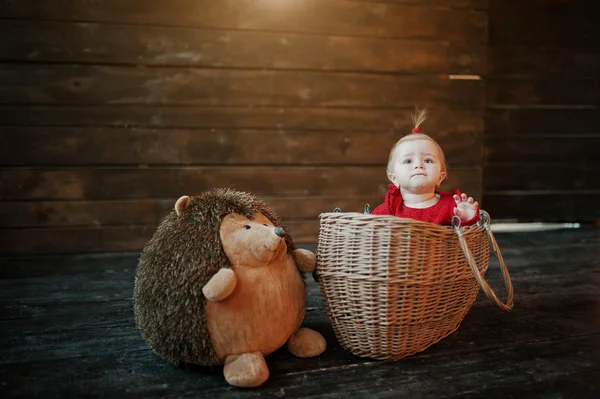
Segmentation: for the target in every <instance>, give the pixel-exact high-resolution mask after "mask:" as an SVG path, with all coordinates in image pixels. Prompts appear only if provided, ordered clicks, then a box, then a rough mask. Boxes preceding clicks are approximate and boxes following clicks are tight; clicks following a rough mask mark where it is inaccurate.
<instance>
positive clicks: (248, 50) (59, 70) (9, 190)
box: [0, 0, 487, 255]
mask: <svg viewBox="0 0 600 399" xmlns="http://www.w3.org/2000/svg"><path fill="white" fill-rule="evenodd" d="M486 9H487V0H485V1H484V0H460V1H456V0H418V1H417V0H412V1H411V0H406V1H402V0H397V1H369V0H352V1H351V0H220V1H209V0H170V1H168V2H167V1H163V2H158V1H155V2H148V1H142V0H128V1H125V0H104V1H100V2H96V1H93V2H92V1H86V0H63V1H60V2H53V1H39V0H20V1H8V0H6V1H1V2H0V18H1V19H2V20H1V21H0V37H1V38H2V45H1V47H0V124H1V137H2V146H0V159H1V161H0V167H1V169H0V200H1V201H2V204H1V207H0V223H1V229H0V253H2V254H4V255H15V254H50V253H72V252H117V251H137V250H140V249H141V248H142V247H143V245H144V244H145V242H146V241H147V239H148V238H149V237H150V236H151V234H152V233H153V231H154V229H155V228H156V225H157V224H158V223H159V222H160V220H161V219H162V218H163V217H164V216H165V215H166V214H167V212H169V211H170V209H172V206H173V204H174V201H175V200H176V199H177V198H178V197H179V196H180V195H183V194H188V195H195V194H198V193H200V192H202V191H204V190H208V189H211V188H214V187H232V188H237V189H241V190H248V191H251V192H253V193H255V194H257V195H258V196H259V197H261V198H264V199H265V200H266V201H267V202H268V203H269V204H271V205H272V206H273V207H274V208H275V209H276V210H277V211H278V212H279V213H280V215H281V216H282V218H283V219H284V221H285V222H286V225H287V226H288V227H289V229H290V230H291V232H292V234H293V235H294V237H295V238H296V241H297V242H299V243H308V242H315V241H316V239H317V234H318V215H319V213H321V212H324V211H331V210H332V209H333V208H334V207H335V206H340V207H342V209H344V210H353V211H361V210H362V207H363V206H364V204H365V203H367V202H369V203H371V204H377V203H379V202H381V200H382V199H383V195H384V193H385V190H386V184H387V180H386V177H385V164H386V162H387V157H388V151H389V149H390V147H391V145H392V144H393V143H394V142H395V141H396V140H397V139H398V138H399V137H400V136H401V135H403V134H405V133H408V132H409V131H410V126H409V114H410V112H411V111H412V110H413V109H414V107H415V106H421V107H428V108H430V110H431V115H432V116H431V119H430V120H429V121H428V123H427V125H426V128H427V131H428V132H429V133H431V134H432V135H433V136H434V137H436V138H438V139H439V141H440V142H441V144H442V146H443V147H444V148H445V150H446V153H447V154H446V155H447V158H448V160H449V163H450V170H449V179H448V182H447V183H446V185H445V186H444V187H443V188H444V189H450V188H453V187H459V188H461V189H463V190H465V191H467V192H469V193H472V194H473V195H475V196H480V195H481V175H482V158H481V157H482V134H483V118H484V100H485V86H484V84H483V82H482V81H466V80H452V79H449V75H450V74H483V72H484V68H485V50H486V40H487V10H486Z"/></svg>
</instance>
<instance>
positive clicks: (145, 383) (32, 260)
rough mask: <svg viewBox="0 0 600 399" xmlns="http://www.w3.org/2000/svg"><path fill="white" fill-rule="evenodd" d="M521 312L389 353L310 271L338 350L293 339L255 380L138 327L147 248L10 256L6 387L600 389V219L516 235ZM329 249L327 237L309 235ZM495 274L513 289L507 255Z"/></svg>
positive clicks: (160, 391) (190, 392) (321, 391)
mask: <svg viewBox="0 0 600 399" xmlns="http://www.w3.org/2000/svg"><path fill="white" fill-rule="evenodd" d="M496 238H497V240H498V243H499V245H500V247H501V249H502V253H503V255H504V259H505V261H506V263H507V265H508V267H509V270H510V271H511V276H512V281H513V284H514V288H515V309H514V311H513V312H510V313H502V312H501V311H500V310H499V309H497V308H495V307H494V305H492V304H491V303H490V302H489V301H488V300H487V298H486V297H485V296H484V295H482V294H480V295H479V297H478V299H477V301H476V302H475V304H474V305H473V307H472V309H471V311H470V312H469V314H468V315H467V317H466V318H465V320H464V321H463V323H462V325H461V326H460V328H459V329H458V331H456V332H455V333H454V334H452V335H450V336H449V337H447V338H445V339H443V340H442V341H440V342H439V343H438V344H436V345H433V346H432V347H430V348H428V349H427V350H425V351H423V352H421V353H419V354H416V355H414V356H411V357H408V358H405V359H402V360H399V361H396V362H380V361H376V360H372V359H366V358H359V357H357V356H354V355H353V354H351V353H349V352H347V351H346V350H344V349H343V348H342V347H341V346H340V344H339V343H338V342H337V340H336V337H335V334H334V332H333V329H332V327H331V325H330V323H329V320H328V318H327V314H326V311H325V308H324V304H323V301H322V298H321V295H320V290H319V285H318V284H317V283H316V282H314V281H313V280H312V278H311V277H310V276H307V279H306V280H307V290H308V297H307V298H308V300H307V315H306V318H305V322H304V325H305V326H308V327H311V328H314V329H316V330H318V331H319V332H321V333H322V334H323V335H324V336H325V338H326V340H327V342H328V348H327V351H326V352H325V353H323V354H322V355H321V356H319V357H317V358H313V359H299V358H295V357H293V356H292V355H290V354H289V353H288V351H287V350H286V349H285V348H283V349H280V350H278V351H277V352H275V353H273V354H271V355H269V356H268V357H267V363H268V365H269V369H270V372H271V377H270V379H269V380H268V381H267V382H266V383H265V384H264V385H263V386H261V387H259V388H256V389H252V390H244V389H236V388H232V387H230V386H228V385H227V384H226V382H225V381H224V378H223V376H222V369H221V368H219V367H213V368H210V367H199V366H192V365H187V366H181V367H175V366H173V365H171V364H169V363H167V362H166V361H164V360H162V359H160V358H158V357H157V356H156V355H154V354H153V352H152V351H151V350H150V349H149V348H148V346H147V345H146V344H145V343H144V341H143V340H142V338H141V336H140V334H139V332H138V330H137V329H136V328H135V324H134V319H133V312H132V306H131V296H132V290H133V282H134V275H135V267H136V264H137V259H138V256H139V254H105V255H77V256H47V257H35V256H32V257H19V258H2V259H0V262H1V263H2V267H1V268H0V353H1V356H0V396H1V397H3V398H4V397H7V398H13V397H14V398H30V397H43V398H46V397H48V398H54V397H57V398H58V397H61V398H62V397H107V398H108V397H110V398H114V397H140V398H162V397H175V398H179V397H207V398H208V397H210V398H213V397H215V398H218V397H331V398H333V397H336V398H337V397H344V396H345V397H361V398H362V397H410V398H430V397H436V398H437V397H444V398H446V397H447V398H452V397H461V398H465V397H466V398H470V397H485V398H496V397H497V398H506V397H519V398H520V397H527V398H531V397H542V398H546V397H552V398H555V397H556V398H563V397H584V398H587V397H590V398H592V397H597V396H598V395H599V394H600V312H599V309H600V228H597V227H589V228H583V229H567V230H556V231H547V232H538V233H503V234H497V235H496ZM307 248H309V249H311V250H313V251H314V250H316V248H315V246H307ZM487 278H488V280H489V283H490V285H491V286H492V287H494V288H495V289H496V291H497V292H498V294H499V295H500V297H503V295H504V294H503V287H502V281H501V278H500V274H499V271H498V268H497V263H496V262H494V261H492V262H491V263H490V269H489V271H488V273H487Z"/></svg>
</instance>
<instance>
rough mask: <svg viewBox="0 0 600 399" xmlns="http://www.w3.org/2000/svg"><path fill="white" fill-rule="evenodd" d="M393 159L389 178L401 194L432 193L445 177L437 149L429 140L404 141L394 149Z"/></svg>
mask: <svg viewBox="0 0 600 399" xmlns="http://www.w3.org/2000/svg"><path fill="white" fill-rule="evenodd" d="M393 159H394V162H393V164H392V168H391V170H390V171H389V178H390V180H391V181H392V183H394V185H395V186H396V187H398V188H400V190H401V192H409V193H413V194H424V193H428V192H434V191H435V189H436V187H437V186H438V185H439V184H440V183H441V182H442V180H444V177H446V173H445V172H442V160H441V156H440V153H439V150H438V147H437V145H436V144H435V143H434V142H432V141H431V140H427V139H419V140H410V141H406V142H404V143H402V144H400V145H399V146H397V147H396V149H395V150H394V158H393Z"/></svg>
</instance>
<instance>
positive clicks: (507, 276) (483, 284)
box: [452, 211, 514, 312]
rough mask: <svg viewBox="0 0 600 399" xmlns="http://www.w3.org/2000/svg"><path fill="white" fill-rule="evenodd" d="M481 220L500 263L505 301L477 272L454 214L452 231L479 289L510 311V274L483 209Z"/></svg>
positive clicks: (458, 219)
mask: <svg viewBox="0 0 600 399" xmlns="http://www.w3.org/2000/svg"><path fill="white" fill-rule="evenodd" d="M454 218H456V219H457V221H455V219H454ZM481 220H482V225H483V228H484V229H485V231H486V232H487V235H488V238H489V240H490V245H491V247H492V249H493V251H494V254H495V255H496V257H497V258H498V262H499V263H500V270H501V271H502V278H503V279H504V285H505V286H506V291H507V294H508V295H507V299H506V303H503V302H502V301H500V300H499V299H498V297H497V296H496V294H495V293H494V291H493V290H492V288H491V287H490V286H489V284H488V283H487V281H485V280H484V279H483V277H482V276H481V273H480V272H479V269H478V268H477V265H476V264H475V260H474V259H473V256H472V255H471V251H470V250H469V247H468V246H467V241H466V240H465V237H464V236H463V233H462V231H461V230H460V218H459V217H458V216H454V217H453V218H452V227H453V228H454V231H455V232H456V235H457V236H458V242H459V243H460V247H461V248H462V250H463V253H464V254H465V257H466V258H467V261H468V262H469V267H470V268H471V272H472V273H473V276H475V279H476V280H477V282H478V283H479V285H480V286H481V289H482V290H483V292H485V295H486V296H487V297H488V298H489V299H490V300H491V301H492V302H494V303H495V304H496V305H497V306H498V307H499V308H500V309H502V310H504V311H506V312H510V311H511V310H512V309H513V307H514V302H513V294H514V293H513V286H512V282H511V280H510V274H509V273H508V269H507V268H506V264H505V263H504V259H503V258H502V254H501V253H500V247H498V243H497V242H496V239H495V238H494V234H493V233H492V230H491V229H490V215H489V214H488V213H487V212H485V211H481Z"/></svg>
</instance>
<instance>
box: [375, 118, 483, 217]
mask: <svg viewBox="0 0 600 399" xmlns="http://www.w3.org/2000/svg"><path fill="white" fill-rule="evenodd" d="M426 116H427V112H426V111H421V112H420V113H418V114H416V115H415V116H414V118H413V122H414V126H415V127H414V128H413V130H412V133H411V134H409V135H407V136H404V137H403V138H401V139H400V140H399V141H398V142H397V143H396V144H395V145H394V147H393V148H392V150H391V152H390V156H389V160H388V165H387V175H388V178H389V179H390V181H391V182H392V184H389V185H388V189H389V190H388V192H387V194H386V196H385V200H384V202H383V204H381V205H379V206H378V207H377V208H375V209H373V212H372V214H373V215H394V216H399V217H403V218H411V219H417V220H422V221H425V222H430V223H436V224H442V225H450V224H452V217H453V216H454V215H457V216H458V217H460V219H461V225H463V226H465V225H472V224H475V223H477V222H478V221H479V204H478V203H477V201H474V200H473V198H472V197H468V196H467V195H466V194H464V193H462V194H461V193H460V192H459V191H458V190H456V191H455V192H454V194H452V193H444V192H439V191H438V190H437V189H438V187H439V186H440V184H441V183H442V181H443V180H444V179H445V178H446V158H445V157H444V152H443V151H442V149H441V147H440V146H439V144H438V143H437V142H436V141H435V140H434V139H432V138H431V137H429V136H428V135H426V134H422V133H419V131H420V130H419V125H420V124H421V123H423V121H424V120H425V118H426Z"/></svg>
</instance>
